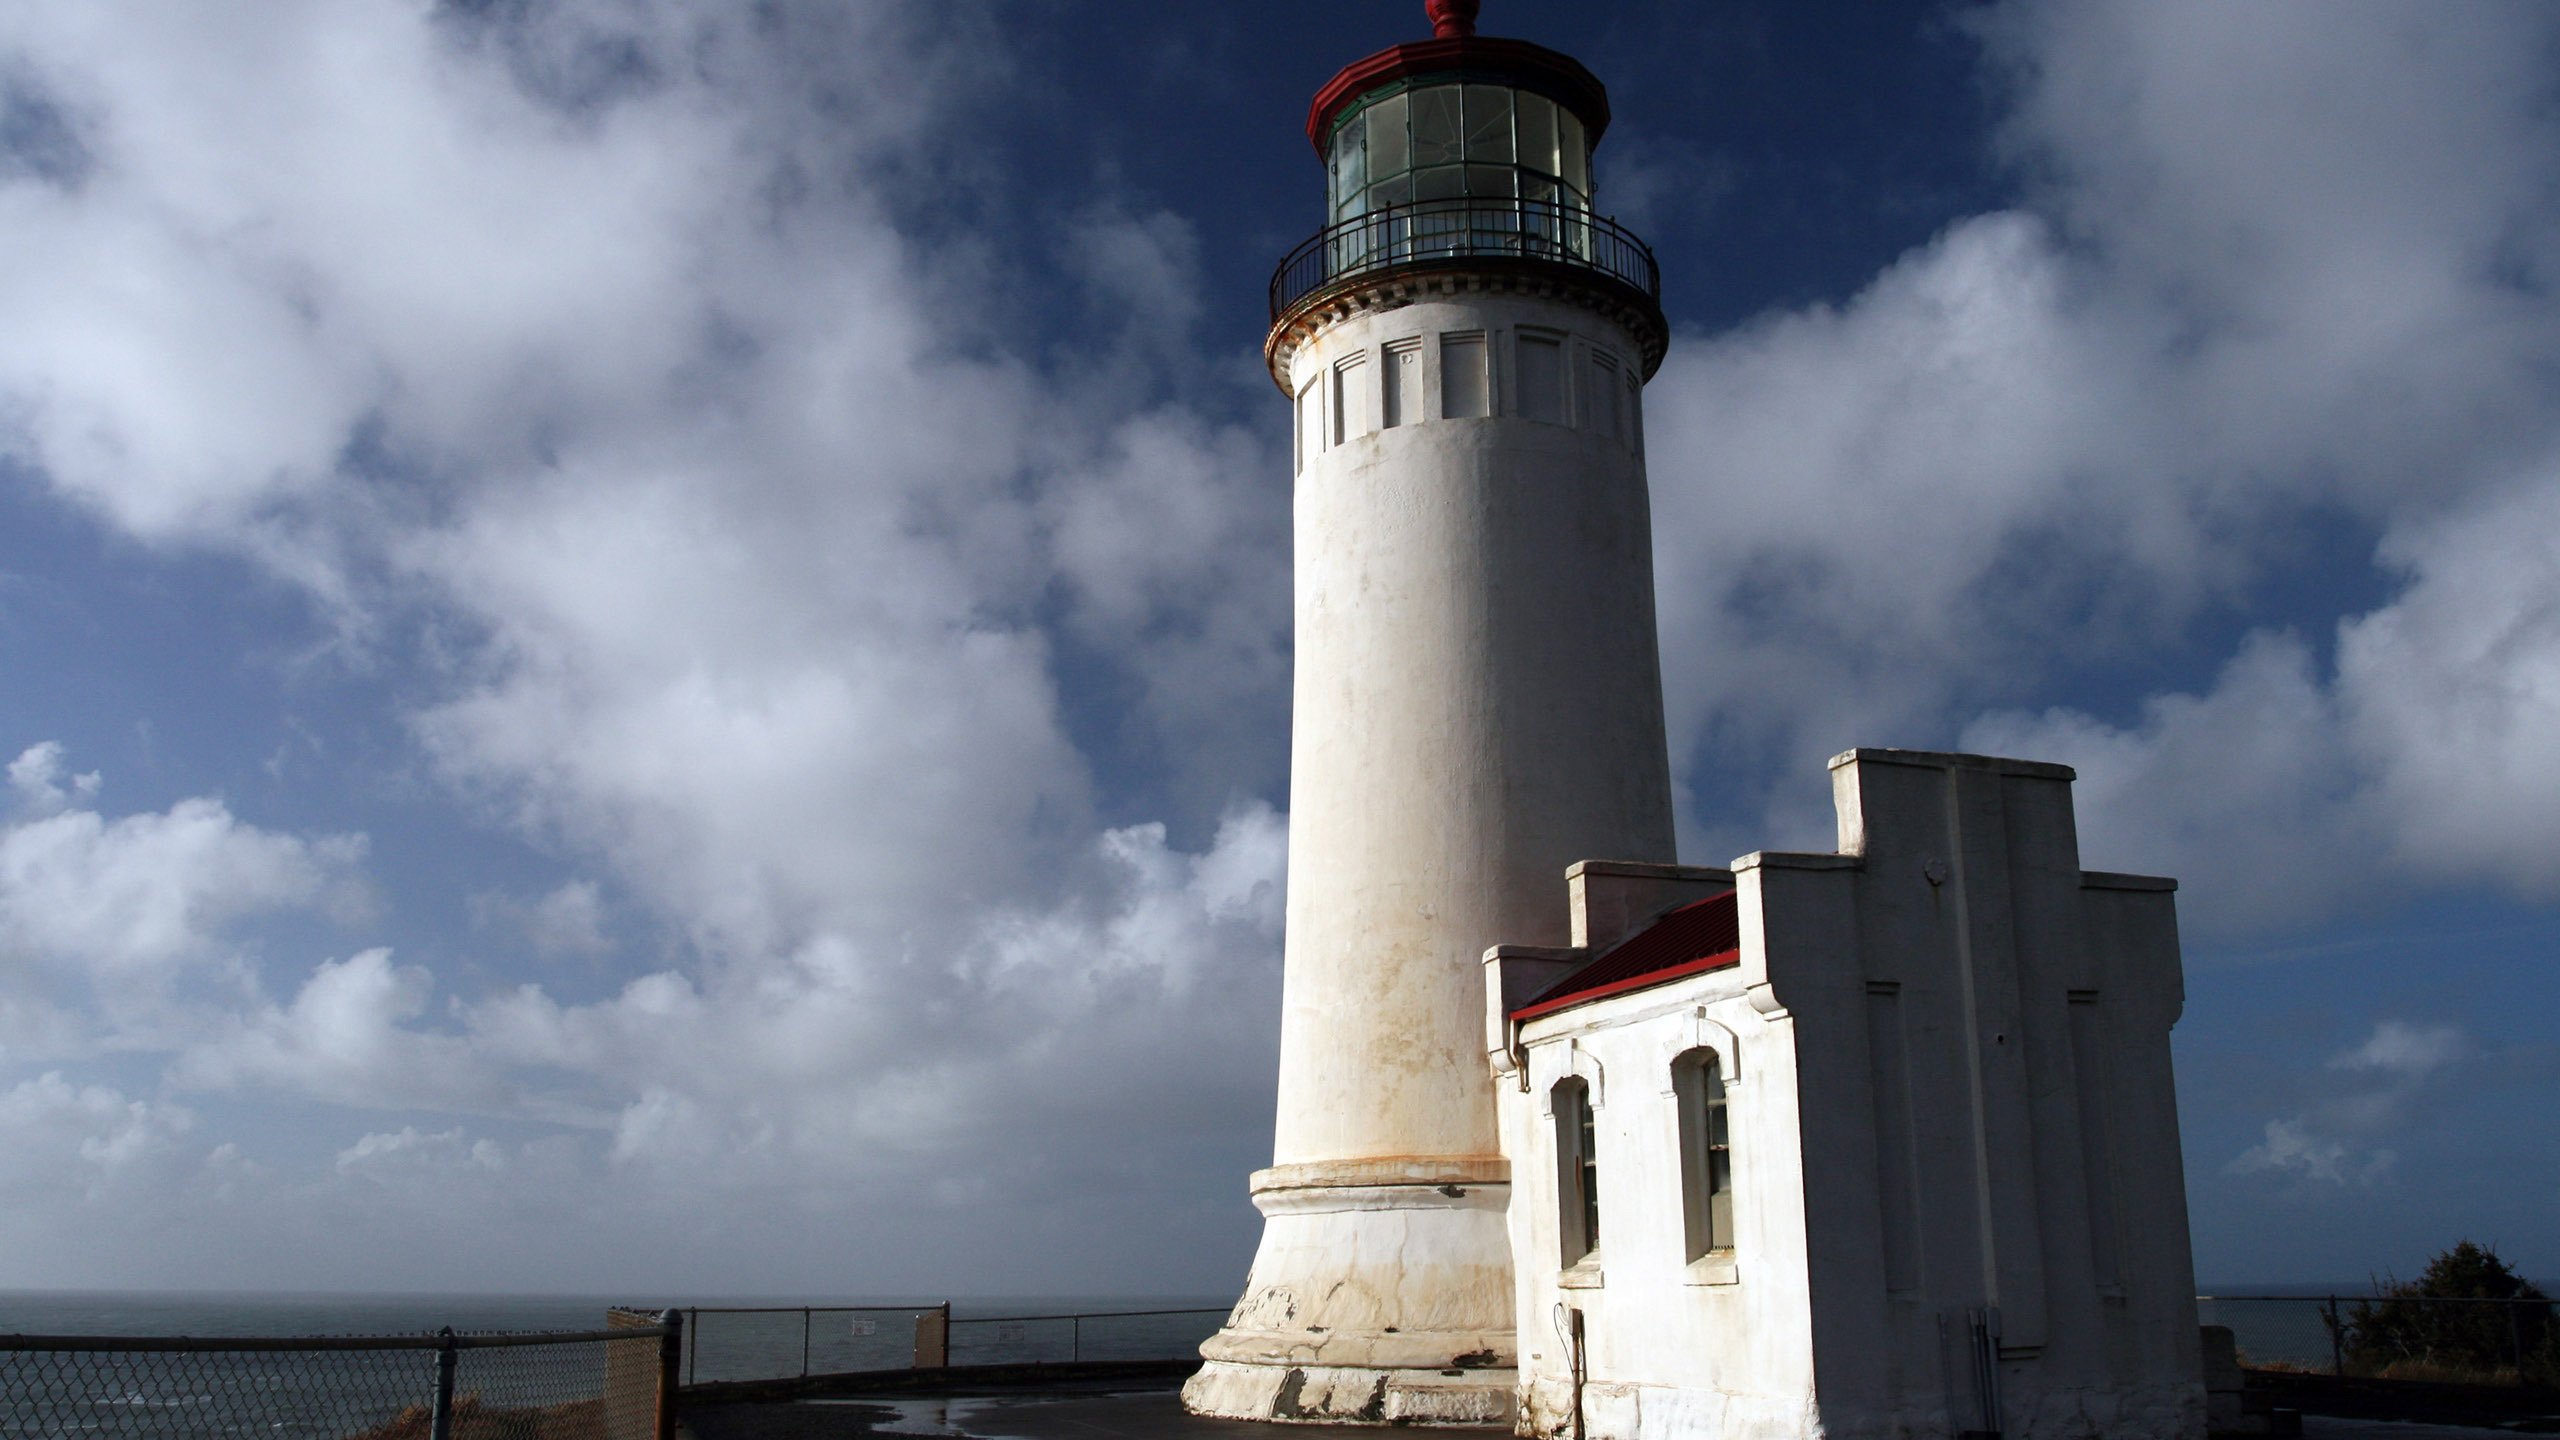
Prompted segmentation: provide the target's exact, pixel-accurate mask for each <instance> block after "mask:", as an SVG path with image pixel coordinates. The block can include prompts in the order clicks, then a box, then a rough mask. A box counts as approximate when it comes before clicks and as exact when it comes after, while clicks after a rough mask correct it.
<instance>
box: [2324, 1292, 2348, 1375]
mask: <svg viewBox="0 0 2560 1440" xmlns="http://www.w3.org/2000/svg"><path fill="white" fill-rule="evenodd" d="M2328 1308H2329V1368H2330V1370H2331V1371H2332V1372H2333V1373H2335V1374H2336V1375H2337V1377H2338V1378H2339V1379H2341V1380H2344V1379H2345V1378H2347V1332H2346V1327H2345V1326H2343V1325H2341V1324H2339V1323H2338V1297H2337V1296H2335V1295H2332V1296H2330V1297H2329V1307H2328Z"/></svg>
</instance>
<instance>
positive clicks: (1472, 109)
mask: <svg viewBox="0 0 2560 1440" xmlns="http://www.w3.org/2000/svg"><path fill="white" fill-rule="evenodd" d="M1514 153H1515V152H1514V151H1513V149H1512V144H1511V92H1510V91H1508V90H1505V89H1503V88H1502V87H1501V86H1499V85H1470V86H1468V87H1467V159H1469V160H1470V161H1473V162H1474V163H1476V164H1479V165H1508V164H1510V163H1511V159H1512V156H1513V154H1514Z"/></svg>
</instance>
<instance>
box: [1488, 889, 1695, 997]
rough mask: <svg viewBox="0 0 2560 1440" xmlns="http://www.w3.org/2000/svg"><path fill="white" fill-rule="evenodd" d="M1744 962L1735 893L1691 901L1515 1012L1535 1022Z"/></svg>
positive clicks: (1619, 943)
mask: <svg viewBox="0 0 2560 1440" xmlns="http://www.w3.org/2000/svg"><path fill="white" fill-rule="evenodd" d="M1741 963H1742V919H1741V915H1740V913H1739V912H1738V911H1737V910H1736V909H1735V908H1734V900H1733V892H1732V891H1730V890H1727V891H1725V892H1724V893H1723V894H1721V895H1710V896H1708V897H1707V898H1706V899H1704V900H1693V901H1691V902H1690V903H1688V904H1686V905H1683V906H1681V907H1680V908H1679V909H1677V910H1673V911H1671V912H1670V913H1668V914H1666V915H1664V916H1663V917H1662V918H1661V919H1659V920H1656V921H1654V922H1653V923H1652V924H1651V925H1648V926H1646V927H1645V928H1644V929H1642V930H1639V931H1637V932H1636V933H1635V934H1633V935H1630V936H1628V937H1627V938H1626V939H1624V940H1621V941H1619V942H1618V943H1617V944H1616V945H1614V946H1611V947H1610V948H1609V949H1608V950H1607V951H1605V952H1603V953H1602V954H1601V955H1600V956H1599V957H1598V958H1597V959H1595V960H1593V961H1592V962H1591V963H1589V964H1587V965H1585V966H1583V967H1582V968H1581V969H1579V970H1576V971H1574V972H1573V973H1572V974H1570V975H1567V976H1566V977H1564V978H1563V979H1562V980H1559V981H1557V982H1556V983H1555V984H1553V985H1550V986H1548V987H1547V988H1546V990H1545V991H1543V992H1541V993H1540V994H1539V995H1538V996H1537V998H1535V999H1533V1000H1531V1001H1530V1002H1529V1003H1528V1004H1526V1005H1523V1006H1521V1007H1520V1008H1519V1009H1517V1010H1514V1011H1512V1012H1511V1018H1512V1019H1514V1020H1534V1019H1536V1018H1537V1017H1539V1016H1541V1015H1552V1014H1554V1013H1555V1012H1556V1011H1558V1010H1563V1009H1568V1008H1570V1007H1572V1006H1575V1005H1580V1004H1583V1003H1585V1002H1586V1001H1591V1000H1598V999H1601V998H1602V997H1604V996H1609V995H1623V994H1625V993H1626V992H1628V991H1630V990H1642V989H1644V988H1646V987H1647V986H1651V985H1660V984H1663V983H1665V982H1666V981H1671V980H1677V979H1679V978H1680V977H1682V976H1684V975H1698V974H1703V973H1705V972H1707V971H1709V970H1722V969H1723V968H1725V967H1726V966H1728V965H1739V964H1741Z"/></svg>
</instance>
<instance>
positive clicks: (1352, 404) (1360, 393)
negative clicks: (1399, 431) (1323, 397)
mask: <svg viewBox="0 0 2560 1440" xmlns="http://www.w3.org/2000/svg"><path fill="white" fill-rule="evenodd" d="M1369 422H1370V405H1369V365H1368V357H1367V356H1365V355H1354V356H1352V357H1351V358H1350V359H1348V360H1345V361H1343V362H1342V363H1340V364H1339V365H1336V366H1335V367H1334V370H1333V443H1334V444H1336V445H1341V444H1344V443H1346V442H1349V441H1352V440H1357V439H1359V438H1360V437H1361V436H1363V435H1366V434H1368V433H1369V432H1370V431H1371V430H1373V429H1375V428H1377V427H1376V426H1374V425H1372V424H1370V423H1369Z"/></svg>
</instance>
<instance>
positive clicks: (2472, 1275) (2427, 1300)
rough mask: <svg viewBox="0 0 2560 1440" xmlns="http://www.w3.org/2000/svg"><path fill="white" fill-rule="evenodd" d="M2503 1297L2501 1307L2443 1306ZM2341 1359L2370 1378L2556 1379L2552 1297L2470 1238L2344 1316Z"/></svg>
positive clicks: (2556, 1323) (2559, 1356)
mask: <svg viewBox="0 0 2560 1440" xmlns="http://www.w3.org/2000/svg"><path fill="white" fill-rule="evenodd" d="M2482 1300H2501V1301H2510V1302H2523V1303H2510V1304H2501V1305H2483V1304H2463V1303H2445V1302H2462V1301H2482ZM2342 1328H2343V1330H2344V1332H2345V1333H2344V1334H2343V1335H2342V1336H2341V1339H2342V1340H2343V1341H2344V1343H2345V1346H2346V1351H2347V1357H2348V1358H2349V1359H2350V1360H2351V1361H2353V1362H2354V1364H2355V1366H2356V1368H2357V1369H2359V1370H2361V1371H2363V1372H2364V1373H2365V1374H2368V1375H2382V1376H2387V1377H2391V1378H2398V1379H2411V1380H2418V1379H2426V1380H2454V1381H2471V1382H2475V1383H2477V1382H2489V1383H2505V1384H2514V1383H2515V1382H2516V1381H2518V1380H2525V1381H2531V1382H2537V1383H2542V1384H2551V1383H2554V1382H2555V1381H2560V1320H2555V1317H2554V1315H2553V1313H2552V1306H2551V1297H2550V1296H2548V1295H2545V1294H2544V1293H2542V1291H2541V1290H2539V1289H2537V1288H2536V1287H2535V1286H2534V1285H2533V1284H2532V1283H2530V1282H2529V1281H2527V1280H2526V1279H2525V1278H2524V1277H2523V1276H2521V1275H2518V1274H2517V1273H2516V1272H2515V1271H2513V1270H2512V1269H2509V1268H2508V1266H2507V1262H2505V1261H2504V1260H2501V1259H2499V1258H2498V1254H2497V1252H2496V1251H2494V1250H2492V1249H2490V1248H2489V1247H2487V1246H2485V1245H2475V1244H2473V1243H2471V1242H2470V1241H2468V1240H2465V1241H2463V1242H2462V1243H2461V1244H2459V1245H2456V1246H2454V1247H2453V1248H2452V1249H2450V1250H2447V1251H2446V1252H2444V1253H2443V1254H2441V1255H2438V1256H2437V1257H2436V1258H2435V1259H2433V1260H2430V1261H2428V1262H2427V1268H2426V1269H2425V1270H2424V1271H2423V1272H2421V1273H2420V1274H2419V1276H2418V1278H2417V1279H2415V1280H2409V1281H2391V1282H2388V1283H2385V1284H2381V1285H2377V1286H2376V1287H2375V1294H2374V1298H2373V1299H2371V1300H2361V1301H2358V1302H2357V1303H2356V1306H2355V1308H2354V1309H2353V1310H2350V1311H2349V1312H2347V1314H2346V1316H2345V1317H2344V1320H2343V1325H2342ZM2519 1360H2521V1362H2522V1363H2521V1365H2519V1363H2518V1362H2519Z"/></svg>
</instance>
